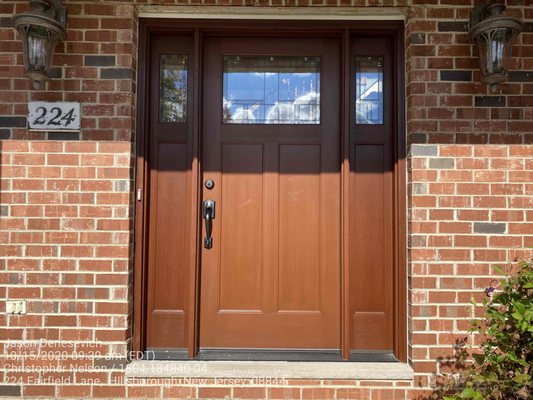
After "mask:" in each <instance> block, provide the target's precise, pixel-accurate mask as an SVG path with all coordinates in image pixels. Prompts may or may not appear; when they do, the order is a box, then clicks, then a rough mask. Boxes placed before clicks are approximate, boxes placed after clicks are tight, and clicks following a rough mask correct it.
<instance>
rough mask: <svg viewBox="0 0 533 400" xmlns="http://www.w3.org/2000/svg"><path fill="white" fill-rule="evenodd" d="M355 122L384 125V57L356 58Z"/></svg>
mask: <svg viewBox="0 0 533 400" xmlns="http://www.w3.org/2000/svg"><path fill="white" fill-rule="evenodd" d="M355 122H356V123H357V124H382V123H383V57H356V61H355Z"/></svg>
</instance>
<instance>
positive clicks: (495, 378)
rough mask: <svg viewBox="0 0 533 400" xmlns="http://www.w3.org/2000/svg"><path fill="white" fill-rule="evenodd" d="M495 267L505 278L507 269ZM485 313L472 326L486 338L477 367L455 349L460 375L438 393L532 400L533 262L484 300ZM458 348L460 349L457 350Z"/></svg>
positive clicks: (448, 399) (457, 399)
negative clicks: (467, 361)
mask: <svg viewBox="0 0 533 400" xmlns="http://www.w3.org/2000/svg"><path fill="white" fill-rule="evenodd" d="M495 269H496V270H497V271H498V272H499V273H501V274H502V275H504V273H503V271H502V270H501V269H500V268H498V267H495ZM483 307H484V309H485V315H484V317H483V318H482V319H480V320H475V321H472V322H471V325H472V328H471V330H470V331H471V332H475V333H479V334H481V335H484V340H483V342H482V343H481V345H480V348H479V349H477V350H476V349H475V350H474V352H473V354H472V357H473V361H474V362H473V363H471V364H468V363H465V361H466V358H467V352H466V351H464V348H462V347H461V346H459V347H458V351H456V354H458V356H456V358H455V360H454V361H453V362H454V363H455V365H456V366H457V365H459V366H460V367H462V371H461V372H460V373H459V374H456V375H455V376H453V379H450V378H452V377H451V376H448V378H449V379H447V381H446V382H445V383H443V384H442V386H441V387H440V388H439V390H438V391H437V393H436V394H437V396H436V397H437V398H440V399H444V400H461V399H474V400H511V399H516V400H525V399H532V398H533V324H532V319H533V263H532V262H531V261H530V262H520V263H519V264H518V270H517V272H516V273H514V274H512V275H510V276H504V277H503V278H502V279H501V280H500V285H499V287H498V290H497V291H496V292H495V293H494V296H493V297H492V300H491V301H487V300H484V301H483ZM456 350H457V349H456Z"/></svg>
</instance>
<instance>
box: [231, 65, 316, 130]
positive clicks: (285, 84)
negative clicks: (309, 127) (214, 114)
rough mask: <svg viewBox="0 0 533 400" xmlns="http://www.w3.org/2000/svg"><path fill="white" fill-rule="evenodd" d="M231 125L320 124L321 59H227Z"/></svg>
mask: <svg viewBox="0 0 533 400" xmlns="http://www.w3.org/2000/svg"><path fill="white" fill-rule="evenodd" d="M222 107H223V119H224V123H228V124H319V123H320V57H292V56H276V57H268V56H226V57H224V99H223V105H222Z"/></svg>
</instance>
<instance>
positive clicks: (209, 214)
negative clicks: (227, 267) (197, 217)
mask: <svg viewBox="0 0 533 400" xmlns="http://www.w3.org/2000/svg"><path fill="white" fill-rule="evenodd" d="M203 216H204V221H205V238H204V247H205V248H206V249H210V248H211V247H213V237H212V234H213V220H214V219H215V201H214V200H204V201H203Z"/></svg>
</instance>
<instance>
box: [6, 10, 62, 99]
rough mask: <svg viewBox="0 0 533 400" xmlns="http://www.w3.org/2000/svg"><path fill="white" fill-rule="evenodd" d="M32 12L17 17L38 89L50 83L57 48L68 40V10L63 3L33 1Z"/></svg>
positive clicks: (26, 62) (30, 75)
mask: <svg viewBox="0 0 533 400" xmlns="http://www.w3.org/2000/svg"><path fill="white" fill-rule="evenodd" d="M30 5H31V7H32V10H31V11H28V12H23V13H21V14H18V15H15V16H14V17H13V22H14V25H15V28H16V29H17V30H18V31H19V33H20V35H21V36H22V48H23V56H24V68H25V72H26V76H27V77H28V78H29V79H31V80H32V81H33V87H34V88H35V89H38V88H40V86H41V83H42V82H43V81H45V80H48V79H50V77H49V75H48V73H49V72H50V67H51V65H50V64H51V61H52V58H53V56H54V49H55V47H56V46H57V45H58V44H59V43H61V41H63V40H64V39H65V36H66V32H67V29H66V27H67V9H66V7H65V6H64V5H63V4H62V2H61V0H30Z"/></svg>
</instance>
